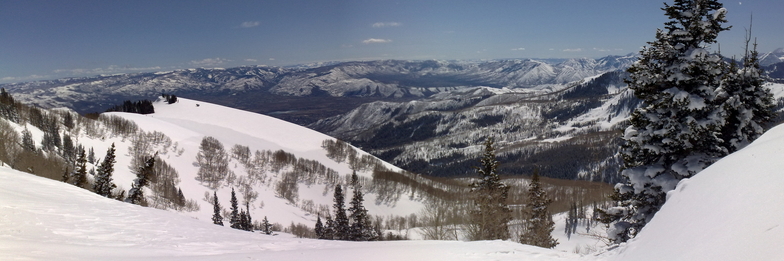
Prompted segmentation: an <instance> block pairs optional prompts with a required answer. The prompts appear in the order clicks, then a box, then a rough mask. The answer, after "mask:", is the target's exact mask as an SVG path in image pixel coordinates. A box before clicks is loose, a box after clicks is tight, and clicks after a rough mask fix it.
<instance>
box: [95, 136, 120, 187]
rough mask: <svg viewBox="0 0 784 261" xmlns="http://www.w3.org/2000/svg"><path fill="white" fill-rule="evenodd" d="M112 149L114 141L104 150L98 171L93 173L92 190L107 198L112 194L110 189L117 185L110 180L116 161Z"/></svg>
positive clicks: (113, 149)
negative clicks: (104, 153) (93, 182)
mask: <svg viewBox="0 0 784 261" xmlns="http://www.w3.org/2000/svg"><path fill="white" fill-rule="evenodd" d="M91 150H92V149H91ZM114 151H115V148H114V143H112V146H111V147H109V149H108V150H106V156H105V157H104V158H103V161H101V164H99V165H98V171H97V173H96V175H95V184H93V191H95V193H96V194H98V195H101V196H104V197H107V198H108V197H111V196H112V190H113V189H114V188H116V187H117V186H116V185H115V184H114V181H113V180H112V175H113V173H114V163H116V162H117V160H115V156H114Z"/></svg>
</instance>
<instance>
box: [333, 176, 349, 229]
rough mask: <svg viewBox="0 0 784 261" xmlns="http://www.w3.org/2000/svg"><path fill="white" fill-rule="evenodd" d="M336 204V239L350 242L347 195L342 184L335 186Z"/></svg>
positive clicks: (334, 224) (334, 227)
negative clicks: (344, 193)
mask: <svg viewBox="0 0 784 261" xmlns="http://www.w3.org/2000/svg"><path fill="white" fill-rule="evenodd" d="M334 200H335V204H334V205H332V207H333V208H334V209H335V220H334V222H333V226H332V230H333V231H334V233H335V235H334V239H337V240H349V239H350V238H349V235H350V232H349V229H350V227H349V220H348V216H347V215H346V206H345V204H346V203H345V195H343V188H342V187H341V186H340V184H338V185H335V198H334Z"/></svg>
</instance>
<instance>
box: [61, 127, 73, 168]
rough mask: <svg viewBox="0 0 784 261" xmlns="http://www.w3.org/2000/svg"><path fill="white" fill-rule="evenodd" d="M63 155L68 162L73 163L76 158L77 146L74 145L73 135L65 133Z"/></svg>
mask: <svg viewBox="0 0 784 261" xmlns="http://www.w3.org/2000/svg"><path fill="white" fill-rule="evenodd" d="M62 155H63V158H64V159H65V161H66V162H69V163H73V162H74V161H75V160H76V148H75V147H74V144H73V140H72V139H71V135H68V134H67V133H65V134H63V149H62Z"/></svg>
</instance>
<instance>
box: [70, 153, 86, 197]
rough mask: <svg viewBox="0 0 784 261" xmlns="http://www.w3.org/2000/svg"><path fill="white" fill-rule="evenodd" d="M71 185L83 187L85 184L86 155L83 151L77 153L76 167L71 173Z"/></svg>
mask: <svg viewBox="0 0 784 261" xmlns="http://www.w3.org/2000/svg"><path fill="white" fill-rule="evenodd" d="M72 181H73V185H74V186H77V187H80V188H84V186H85V185H86V184H87V156H86V155H84V151H81V152H80V153H79V157H78V158H77V159H76V169H75V170H74V173H73V180H72Z"/></svg>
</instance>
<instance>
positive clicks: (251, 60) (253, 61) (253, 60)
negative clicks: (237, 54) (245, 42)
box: [245, 59, 259, 63]
mask: <svg viewBox="0 0 784 261" xmlns="http://www.w3.org/2000/svg"><path fill="white" fill-rule="evenodd" d="M245 61H246V62H252V63H255V62H258V61H259V60H256V59H245Z"/></svg>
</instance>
